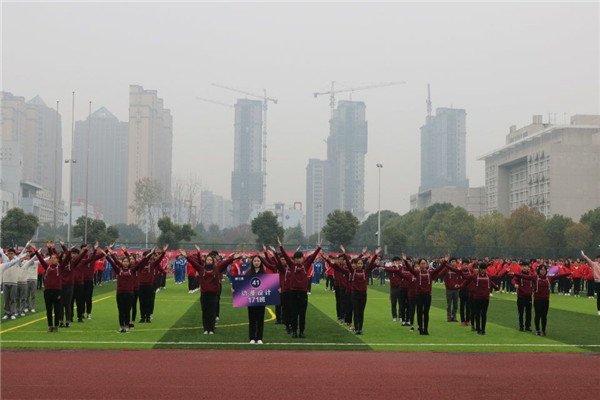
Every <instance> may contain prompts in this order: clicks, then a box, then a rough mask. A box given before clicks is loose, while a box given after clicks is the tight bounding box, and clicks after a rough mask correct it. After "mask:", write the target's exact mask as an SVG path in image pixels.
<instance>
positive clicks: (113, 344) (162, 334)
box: [0, 279, 600, 352]
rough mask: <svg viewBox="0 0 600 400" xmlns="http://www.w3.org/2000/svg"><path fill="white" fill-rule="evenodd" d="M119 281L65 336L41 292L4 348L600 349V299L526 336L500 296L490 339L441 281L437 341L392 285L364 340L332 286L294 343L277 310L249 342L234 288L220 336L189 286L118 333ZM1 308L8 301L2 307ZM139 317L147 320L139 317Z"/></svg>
mask: <svg viewBox="0 0 600 400" xmlns="http://www.w3.org/2000/svg"><path fill="white" fill-rule="evenodd" d="M115 286H116V284H115V283H114V282H108V283H105V284H104V285H103V286H102V287H96V288H95V290H94V301H95V303H94V305H93V310H92V318H93V319H92V320H85V322H83V323H77V322H75V323H74V324H72V326H71V327H70V328H62V329H60V331H59V332H58V333H48V332H47V329H48V328H47V323H46V318H45V308H44V301H43V292H42V291H38V299H37V312H36V313H35V314H30V313H28V314H27V316H25V317H20V318H18V319H17V320H8V321H2V324H1V327H0V346H1V347H2V348H67V349H71V348H96V349H113V348H118V349H149V348H156V349H162V348H176V349H179V348H199V349H207V348H217V349H232V348H233V349H248V348H251V349H258V348H260V349H319V350H384V351H385V350H400V351H441V352H497V351H526V352H559V351H569V352H572V351H600V317H599V316H598V315H596V308H595V299H594V300H591V299H588V298H586V297H579V298H575V297H565V296H557V295H552V297H551V300H550V312H549V315H548V327H547V332H548V336H547V337H538V336H535V335H533V334H531V333H524V332H519V330H518V323H517V307H516V296H515V295H511V294H498V293H495V294H494V297H493V298H491V299H490V307H489V310H488V326H487V328H486V332H487V335H486V336H478V335H475V334H474V333H473V332H471V329H470V328H469V327H463V326H460V324H459V323H448V322H446V314H445V308H446V300H445V294H444V289H443V285H441V284H436V285H435V286H434V291H433V300H432V307H431V311H430V323H429V332H430V335H429V336H420V335H419V334H418V332H410V331H409V329H408V328H407V327H403V326H401V325H400V323H399V322H392V317H391V311H390V303H389V298H388V296H389V286H388V284H386V286H379V285H378V283H376V284H375V285H374V286H369V292H368V300H367V308H366V310H365V322H364V327H363V331H364V335H362V336H356V335H354V334H352V333H351V332H349V331H348V330H347V329H346V328H344V327H343V326H340V325H339V324H338V323H337V321H336V320H335V297H334V293H333V292H332V291H328V290H325V288H324V285H323V284H321V285H313V287H312V294H311V295H310V296H309V306H308V311H307V317H306V320H307V327H306V336H307V337H306V338H305V339H292V338H291V337H290V336H289V335H288V334H286V333H285V331H284V329H283V326H282V325H276V324H275V318H274V307H268V308H269V309H270V310H271V312H269V311H267V312H266V314H265V320H266V322H265V331H264V341H265V345H263V346H258V345H250V344H248V323H247V321H248V318H247V310H246V308H233V307H232V306H231V304H232V303H231V294H230V290H229V285H228V284H227V283H225V284H224V288H223V295H222V298H221V313H220V320H219V321H218V323H217V330H216V334H215V335H204V334H203V329H202V319H201V308H200V301H199V298H200V294H199V293H193V294H188V292H187V285H186V284H182V285H175V284H174V282H173V280H172V279H169V281H168V283H167V289H166V290H163V291H160V292H159V293H158V294H157V295H156V306H155V311H154V319H153V321H152V323H150V324H139V323H137V321H136V327H135V329H133V330H132V332H131V333H128V334H123V333H117V329H118V319H117V317H118V314H117V306H116V300H115ZM0 306H2V307H3V304H2V303H1V302H0ZM138 317H139V316H138Z"/></svg>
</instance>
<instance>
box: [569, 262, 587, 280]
mask: <svg viewBox="0 0 600 400" xmlns="http://www.w3.org/2000/svg"><path fill="white" fill-rule="evenodd" d="M571 273H572V275H571V277H572V278H583V277H584V276H585V269H584V268H583V266H581V265H579V264H573V268H572V269H571Z"/></svg>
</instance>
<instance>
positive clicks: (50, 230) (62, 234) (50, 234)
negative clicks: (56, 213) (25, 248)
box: [36, 223, 67, 242]
mask: <svg viewBox="0 0 600 400" xmlns="http://www.w3.org/2000/svg"><path fill="white" fill-rule="evenodd" d="M66 237H67V225H66V224H64V225H59V226H57V227H56V234H55V233H54V224H52V223H45V224H39V225H38V231H37V236H36V241H39V242H44V241H46V240H56V239H58V238H66Z"/></svg>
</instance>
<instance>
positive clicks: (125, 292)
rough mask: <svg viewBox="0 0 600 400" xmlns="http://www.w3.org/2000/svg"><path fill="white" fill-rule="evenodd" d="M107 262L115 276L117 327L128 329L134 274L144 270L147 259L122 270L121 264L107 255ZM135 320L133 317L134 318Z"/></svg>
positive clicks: (134, 280) (134, 281)
mask: <svg viewBox="0 0 600 400" xmlns="http://www.w3.org/2000/svg"><path fill="white" fill-rule="evenodd" d="M106 258H107V259H108V261H109V262H110V263H111V264H112V265H113V269H114V271H115V274H116V275H117V308H118V310H119V326H120V327H121V328H129V327H130V324H131V321H132V320H131V319H130V316H131V307H132V306H133V292H134V290H135V285H136V280H137V279H136V272H137V271H138V270H139V269H140V268H144V267H145V266H146V264H147V263H148V257H144V258H142V259H141V260H140V262H139V263H136V264H135V265H134V266H133V267H130V268H127V269H125V268H123V264H121V262H120V261H119V260H118V259H116V258H114V257H112V255H110V254H109V255H107V257H106ZM134 318H135V317H134Z"/></svg>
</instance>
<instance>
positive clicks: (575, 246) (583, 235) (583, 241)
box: [565, 222, 594, 254]
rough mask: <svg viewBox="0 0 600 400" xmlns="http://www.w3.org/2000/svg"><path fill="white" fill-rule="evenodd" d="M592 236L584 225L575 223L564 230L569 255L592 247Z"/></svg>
mask: <svg viewBox="0 0 600 400" xmlns="http://www.w3.org/2000/svg"><path fill="white" fill-rule="evenodd" d="M593 240H594V234H593V233H592V230H591V229H590V227H589V226H587V225H586V224H582V223H581V222H580V223H577V224H574V225H572V226H570V227H568V228H567V229H566V230H565V242H566V246H567V249H568V252H569V254H577V253H578V251H579V250H583V249H589V248H591V247H592V244H593Z"/></svg>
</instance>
